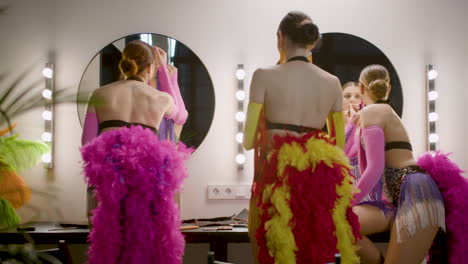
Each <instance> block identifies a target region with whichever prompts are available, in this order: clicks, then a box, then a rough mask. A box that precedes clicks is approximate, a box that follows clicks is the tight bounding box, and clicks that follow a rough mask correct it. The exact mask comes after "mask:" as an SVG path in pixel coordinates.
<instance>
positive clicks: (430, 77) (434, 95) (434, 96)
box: [427, 69, 439, 143]
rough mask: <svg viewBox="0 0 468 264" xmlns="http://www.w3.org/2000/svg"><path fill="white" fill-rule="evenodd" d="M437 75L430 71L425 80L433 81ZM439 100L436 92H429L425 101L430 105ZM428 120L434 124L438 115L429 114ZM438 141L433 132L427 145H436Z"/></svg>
mask: <svg viewBox="0 0 468 264" xmlns="http://www.w3.org/2000/svg"><path fill="white" fill-rule="evenodd" d="M438 75H439V73H438V72H437V71H436V70H435V69H431V70H429V71H428V72H427V79H428V80H429V81H432V80H435V79H436V78H437V76H438ZM437 98H439V94H438V93H437V92H436V91H430V92H429V93H428V94H427V99H428V100H429V102H430V103H432V104H435V100H437ZM427 118H428V120H429V122H436V121H437V120H438V119H439V114H437V113H436V112H430V113H429V114H428V117H427ZM437 141H439V135H437V133H435V132H433V133H430V134H429V143H436V142H437Z"/></svg>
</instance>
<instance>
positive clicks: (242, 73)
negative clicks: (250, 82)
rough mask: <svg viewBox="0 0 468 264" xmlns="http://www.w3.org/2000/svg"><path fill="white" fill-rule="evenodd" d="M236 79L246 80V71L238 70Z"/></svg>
mask: <svg viewBox="0 0 468 264" xmlns="http://www.w3.org/2000/svg"><path fill="white" fill-rule="evenodd" d="M236 77H237V80H244V78H245V71H244V69H238V70H237V71H236Z"/></svg>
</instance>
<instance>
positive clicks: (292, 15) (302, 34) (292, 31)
mask: <svg viewBox="0 0 468 264" xmlns="http://www.w3.org/2000/svg"><path fill="white" fill-rule="evenodd" d="M278 30H279V31H281V32H282V33H283V34H284V35H286V36H288V37H289V39H290V40H291V41H292V42H293V43H296V44H299V45H310V44H314V43H315V42H316V41H317V40H318V39H319V37H320V33H319V29H318V27H317V25H315V24H314V23H313V22H312V19H311V18H310V17H309V16H308V15H306V14H305V13H304V12H301V11H291V12H289V13H288V14H287V15H286V16H285V17H284V18H283V19H282V20H281V23H280V25H279V28H278Z"/></svg>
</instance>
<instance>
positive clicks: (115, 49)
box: [77, 33, 215, 148]
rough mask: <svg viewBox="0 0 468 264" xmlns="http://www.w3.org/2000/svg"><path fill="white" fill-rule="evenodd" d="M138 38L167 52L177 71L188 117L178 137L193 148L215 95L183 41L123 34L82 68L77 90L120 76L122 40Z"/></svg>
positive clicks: (205, 130) (207, 121) (200, 137)
mask: <svg viewBox="0 0 468 264" xmlns="http://www.w3.org/2000/svg"><path fill="white" fill-rule="evenodd" d="M136 39H140V40H142V41H145V42H146V43H148V44H150V45H152V46H158V47H160V48H162V49H163V50H164V51H166V53H167V54H168V63H169V64H172V65H174V66H175V67H176V68H177V71H178V82H179V87H180V92H181V94H182V97H183V100H184V103H185V107H186V108H187V111H188V119H187V122H186V123H185V125H184V126H183V128H182V132H181V134H180V140H181V141H182V142H184V143H185V144H186V145H187V146H188V147H193V148H197V147H198V146H199V145H200V144H201V143H202V141H203V139H204V138H205V137H206V135H207V133H208V130H209V129H210V126H211V122H212V120H213V114H214V108H215V97H214V89H213V83H212V81H211V78H210V75H209V74H208V71H207V69H206V67H205V65H203V62H202V61H201V60H200V58H199V57H198V56H197V55H196V54H195V53H194V52H193V51H192V50H191V49H190V48H188V47H187V46H186V45H185V44H184V43H182V42H180V41H178V40H176V39H174V38H171V37H168V36H164V35H160V34H152V33H144V34H133V35H129V36H125V37H123V38H120V39H118V40H115V41H113V42H112V43H110V44H109V45H107V46H105V47H103V48H102V49H101V50H100V51H99V52H98V53H97V54H96V55H95V56H94V57H93V58H92V59H91V61H90V62H89V64H88V66H87V67H86V70H85V71H84V73H83V75H82V77H81V81H80V85H79V88H78V94H92V92H93V91H94V90H95V89H97V88H99V87H101V86H103V85H106V84H109V83H112V82H115V81H118V80H122V79H123V75H122V74H121V73H120V70H119V67H118V64H119V61H120V59H121V58H122V51H123V49H124V47H125V45H126V43H128V42H130V41H132V40H136ZM77 105H78V117H79V120H80V123H81V125H83V122H84V117H85V115H86V107H87V106H86V104H77Z"/></svg>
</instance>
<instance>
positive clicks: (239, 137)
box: [236, 132, 244, 144]
mask: <svg viewBox="0 0 468 264" xmlns="http://www.w3.org/2000/svg"><path fill="white" fill-rule="evenodd" d="M243 140H244V133H242V132H239V133H237V134H236V141H237V143H239V144H240V143H242V141H243Z"/></svg>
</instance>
